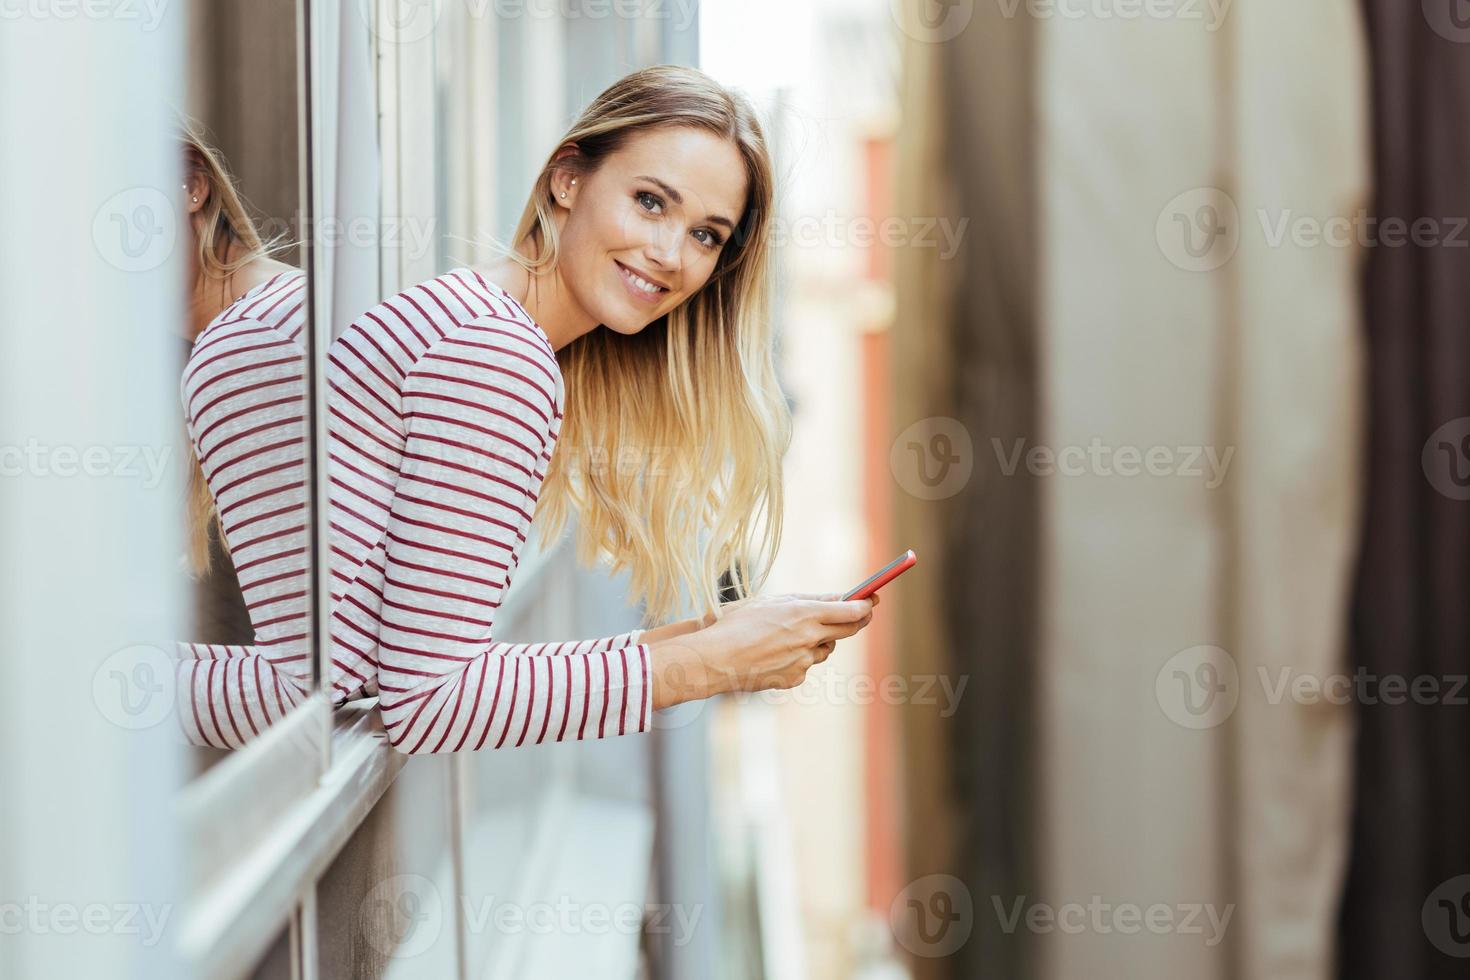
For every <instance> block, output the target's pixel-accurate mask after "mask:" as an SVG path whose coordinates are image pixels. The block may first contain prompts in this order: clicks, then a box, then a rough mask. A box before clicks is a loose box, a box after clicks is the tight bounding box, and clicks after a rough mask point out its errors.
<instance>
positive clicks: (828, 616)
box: [812, 599, 873, 624]
mask: <svg viewBox="0 0 1470 980" xmlns="http://www.w3.org/2000/svg"><path fill="white" fill-rule="evenodd" d="M813 605H814V606H815V608H814V609H813V610H812V612H813V613H814V614H815V615H816V617H817V622H819V623H824V624H832V623H852V622H856V621H858V620H860V619H862V618H863V617H865V616H867V615H868V614H869V613H871V612H872V611H873V601H872V600H871V599H846V600H838V601H836V602H822V601H817V602H814V604H813Z"/></svg>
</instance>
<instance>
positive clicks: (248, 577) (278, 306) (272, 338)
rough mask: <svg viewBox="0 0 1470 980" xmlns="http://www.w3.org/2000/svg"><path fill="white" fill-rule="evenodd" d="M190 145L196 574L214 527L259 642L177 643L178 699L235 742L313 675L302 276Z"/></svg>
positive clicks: (197, 738) (207, 732)
mask: <svg viewBox="0 0 1470 980" xmlns="http://www.w3.org/2000/svg"><path fill="white" fill-rule="evenodd" d="M180 143H181V149H182V152H183V154H184V163H185V170H184V172H185V181H184V183H183V184H182V185H181V186H180V198H181V201H182V206H183V211H184V213H185V214H186V215H187V216H188V226H189V232H190V234H189V238H190V241H191V248H190V250H189V255H190V273H191V275H190V282H191V283H192V289H191V300H190V304H189V323H188V327H187V332H188V339H189V340H190V341H191V351H190V355H189V359H188V363H187V364H186V366H185V368H184V373H183V378H182V380H181V382H180V394H181V396H182V400H183V406H184V418H185V423H186V426H187V428H188V433H189V440H190V444H191V447H192V449H193V462H194V466H193V469H192V471H191V479H190V490H189V508H188V514H189V559H190V565H191V567H192V570H193V571H194V572H195V574H196V575H200V576H205V575H209V574H211V572H213V571H217V570H216V569H212V568H211V567H210V566H211V559H210V529H211V526H213V527H214V528H215V529H216V531H217V533H218V537H219V540H220V542H221V543H222V544H223V546H224V548H225V550H226V551H227V553H228V554H229V557H230V559H231V560H232V561H233V564H234V568H235V572H236V574H237V575H238V577H239V586H240V595H241V597H242V599H243V602H244V605H245V608H246V610H247V612H248V615H249V619H250V625H251V627H252V628H253V630H254V640H255V642H254V643H253V644H250V645H238V644H221V643H181V644H179V653H180V655H181V657H182V658H183V659H182V660H181V662H180V664H179V668H178V685H177V690H178V700H177V704H178V709H179V720H180V723H181V725H182V727H183V730H184V733H185V734H186V735H187V736H188V737H189V738H190V740H192V741H194V742H195V743H197V744H202V745H212V746H215V747H218V748H236V747H239V746H240V745H243V744H244V743H245V742H247V741H249V740H250V739H252V738H254V737H255V736H256V735H258V734H259V733H260V732H261V731H262V730H263V729H264V728H266V727H267V726H269V725H270V724H272V723H273V722H275V721H276V720H278V719H279V718H280V717H281V716H282V715H284V714H285V713H286V711H288V710H289V709H290V708H291V707H292V706H294V705H295V704H296V703H298V702H299V701H300V700H301V698H303V697H304V696H305V695H306V693H307V691H308V690H309V686H310V681H311V660H310V649H311V647H310V636H309V631H308V629H307V588H308V586H309V574H310V571H309V564H310V552H309V550H308V549H309V537H310V531H309V524H308V520H307V506H306V501H307V487H306V458H305V453H304V445H305V444H304V437H305V428H304V419H305V418H306V411H305V408H306V399H305V394H306V392H305V386H304V378H303V373H302V372H303V368H304V366H305V358H304V348H303V343H304V341H303V338H302V334H301V332H302V328H303V326H304V325H305V322H306V304H305V289H304V285H305V276H304V275H303V274H302V273H301V272H300V271H298V270H296V269H294V268H292V267H291V266H289V265H285V264H284V263H281V262H277V261H275V260H274V259H272V258H270V257H269V255H268V252H269V248H268V247H267V245H266V244H265V243H264V242H262V241H261V238H260V235H259V234H258V233H257V231H256V229H255V227H254V225H253V223H252V222H251V220H250V217H249V215H248V214H247V212H246V210H245V207H244V204H243V202H242V201H241V199H240V195H239V193H238V192H237V191H236V189H235V186H234V183H233V181H232V180H231V179H230V176H229V174H228V172H227V171H226V170H225V167H224V165H223V163H222V162H221V160H220V157H219V154H218V153H217V152H216V151H215V150H214V149H213V148H211V147H210V146H209V145H208V144H207V143H205V142H204V140H203V139H202V138H200V136H199V135H198V134H197V133H195V132H194V131H193V130H191V129H186V130H185V132H184V133H183V134H182V135H181V137H180Z"/></svg>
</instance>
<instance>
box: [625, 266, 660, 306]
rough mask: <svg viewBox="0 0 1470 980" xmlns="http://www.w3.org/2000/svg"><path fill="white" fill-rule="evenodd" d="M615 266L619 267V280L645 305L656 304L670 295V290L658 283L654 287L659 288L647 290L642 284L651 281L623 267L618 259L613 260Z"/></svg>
mask: <svg viewBox="0 0 1470 980" xmlns="http://www.w3.org/2000/svg"><path fill="white" fill-rule="evenodd" d="M613 264H615V265H616V266H617V267H618V278H620V279H622V280H623V285H624V286H625V287H626V288H627V290H628V293H629V294H630V295H631V296H632V297H633V298H634V299H636V300H641V301H643V302H645V303H656V302H658V300H659V299H660V298H661V297H663V296H664V295H665V294H667V293H668V291H669V290H668V289H667V287H663V286H659V284H658V283H653V285H655V286H657V287H658V288H656V289H653V290H648V289H645V288H644V287H643V285H642V283H643V282H649V281H650V280H648V279H646V278H644V277H643V276H641V275H639V274H638V273H636V272H634V271H633V270H632V269H630V268H628V267H627V266H626V265H623V263H621V262H619V261H618V260H617V259H613Z"/></svg>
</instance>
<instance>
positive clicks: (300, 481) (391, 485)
mask: <svg viewBox="0 0 1470 980" xmlns="http://www.w3.org/2000/svg"><path fill="white" fill-rule="evenodd" d="M303 284H304V277H303V276H302V275H301V274H300V273H286V274H283V275H281V276H278V277H276V278H275V279H272V280H271V281H270V282H268V283H265V284H263V285H262V286H259V287H257V288H255V289H253V290H251V291H250V292H249V293H247V294H245V296H243V297H241V298H240V299H239V300H238V301H236V302H235V303H234V304H232V305H231V307H230V308H229V309H227V310H226V311H224V312H223V313H222V314H220V316H219V317H217V318H216V319H215V321H214V322H213V323H211V324H210V326H209V327H207V328H206V329H205V331H204V332H203V333H201V334H200V336H199V338H198V340H197V341H196V344H195V348H194V353H193V355H192V356H191V358H190V361H189V365H188V367H187V368H186V369H185V375H184V381H183V395H184V402H185V407H186V412H187V418H188V421H189V433H190V436H191V438H192V439H193V441H194V446H195V450H196V452H197V453H199V454H200V455H201V458H202V459H204V462H205V473H206V476H207V478H208V480H209V485H210V489H211V490H212V491H213V492H214V493H215V499H216V502H217V503H218V505H219V507H220V512H221V516H222V517H223V519H224V527H225V536H226V540H227V541H228V542H229V544H230V548H231V553H232V556H233V557H234V558H235V561H236V568H237V571H238V573H239V575H240V584H241V589H242V592H243V593H244V595H245V601H246V605H247V607H248V608H249V610H250V614H251V621H252V624H253V625H254V626H255V630H256V640H257V643H256V644H254V645H252V646H226V645H222V644H199V643H190V644H181V645H180V648H181V650H182V651H183V653H184V656H185V657H186V658H188V659H186V660H185V661H184V663H183V664H181V667H180V684H179V690H180V702H179V703H180V710H181V715H182V716H183V718H184V721H185V731H186V733H187V734H189V736H190V737H191V738H193V739H194V740H195V741H198V742H201V743H204V744H209V745H216V746H219V747H227V748H233V747H237V746H239V745H241V744H243V743H244V742H246V741H248V740H249V739H250V738H251V737H253V736H254V735H255V734H258V733H259V731H261V730H262V729H263V728H264V727H266V726H267V725H269V724H271V723H272V722H273V721H275V720H277V719H278V718H279V717H280V716H281V715H282V714H284V712H285V711H286V710H287V709H288V708H289V707H290V706H292V705H294V704H296V703H297V702H298V701H300V699H301V698H302V697H303V696H305V694H306V692H307V691H308V690H309V685H310V675H311V670H310V659H309V652H310V638H309V636H308V634H307V620H306V615H307V610H306V601H307V600H306V595H307V593H306V589H307V588H308V582H307V574H308V573H307V567H308V564H307V556H308V555H309V551H308V548H309V545H310V534H309V530H308V527H307V520H306V500H307V495H306V485H305V483H306V467H305V456H304V453H303V451H302V447H303V441H302V440H303V434H304V428H303V425H304V422H303V419H304V418H305V417H306V412H305V410H304V404H305V402H304V390H305V389H304V384H303V378H302V367H303V364H304V359H303V349H302V346H301V345H300V343H299V342H298V341H299V339H300V335H301V330H302V327H303V324H304V321H305V309H304V303H303V298H304V290H303V289H302V286H303ZM327 380H328V406H329V412H330V417H329V418H328V420H327V424H328V445H327V466H328V478H329V482H330V489H329V495H328V496H329V501H330V513H331V525H330V535H329V537H330V542H331V555H330V557H329V561H330V567H331V575H332V582H333V587H332V596H331V598H332V604H331V609H332V616H331V638H332V646H333V651H334V652H333V658H332V668H331V672H330V676H329V678H328V681H329V684H330V690H331V696H332V700H333V702H334V703H341V702H343V701H346V700H349V699H351V698H356V697H363V696H371V695H374V694H376V695H377V696H378V699H379V700H378V703H379V708H380V710H381V712H382V716H383V721H384V725H385V727H386V729H387V731H388V733H389V739H390V741H391V743H392V744H393V746H394V747H395V748H397V749H399V750H400V751H403V752H410V753H418V752H444V751H459V750H461V749H467V748H468V749H479V748H483V747H486V746H489V747H491V748H502V747H513V746H519V745H525V744H535V743H539V742H543V741H547V740H550V741H569V740H573V739H584V738H585V739H590V738H603V737H607V736H612V735H623V734H633V733H638V732H645V731H647V730H649V728H651V727H652V720H653V702H652V688H651V684H650V677H651V673H650V669H651V661H650V657H649V650H648V647H647V645H646V644H642V643H640V642H639V636H640V635H641V633H642V632H643V631H642V630H639V629H635V630H631V631H628V632H625V633H619V634H617V635H615V636H609V637H602V638H599V639H594V640H582V641H575V642H565V643H504V642H499V641H496V640H494V639H492V627H493V624H494V619H495V612H496V609H497V608H498V607H499V605H500V602H501V598H502V596H503V595H504V593H505V591H506V590H507V589H508V588H509V587H510V579H511V575H512V574H513V573H514V571H515V569H516V567H517V565H518V563H519V560H520V555H521V550H522V548H523V547H524V545H525V542H526V536H527V532H528V529H529V527H530V523H531V515H532V513H533V512H534V510H535V506H536V500H537V495H538V494H539V492H540V489H541V483H542V480H543V479H544V478H545V475H546V466H547V464H548V463H549V462H550V460H551V453H552V450H553V449H554V448H555V445H556V439H557V436H558V434H559V433H560V428H561V420H562V415H563V408H564V406H565V388H564V386H563V383H562V377H561V371H560V369H559V367H558V365H557V361H556V355H555V352H554V351H553V350H552V347H551V344H550V342H549V340H548V339H547V337H546V334H545V333H544V332H543V331H542V330H541V328H540V327H539V326H538V325H537V324H536V323H535V321H534V320H532V318H531V317H530V315H529V314H528V313H526V311H525V310H524V309H523V308H522V307H521V306H520V304H519V303H517V302H516V301H515V300H514V299H513V298H512V297H511V296H510V295H509V294H508V293H507V292H505V290H503V289H501V288H500V287H499V286H496V285H494V284H492V283H489V282H487V281H486V280H485V279H483V278H482V277H481V276H479V275H478V274H477V273H475V272H473V271H471V270H469V269H457V270H455V271H453V272H450V273H448V274H447V275H444V276H440V277H438V278H437V279H433V280H430V281H429V282H425V283H420V284H419V285H416V286H413V287H410V288H409V289H406V290H404V291H403V292H402V293H399V294H398V295H397V296H393V297H391V298H389V299H387V300H385V301H384V302H383V303H381V304H379V305H378V306H376V307H374V308H373V309H371V310H369V311H367V312H366V313H364V314H363V315H362V316H361V317H359V318H358V319H357V320H356V321H354V322H353V323H352V324H351V325H350V326H349V327H348V328H347V329H346V330H345V331H344V332H343V334H342V335H341V336H340V337H338V338H337V339H336V340H335V341H333V342H332V344H331V346H330V348H329V350H328V352H327Z"/></svg>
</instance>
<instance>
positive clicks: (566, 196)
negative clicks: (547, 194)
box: [551, 170, 578, 209]
mask: <svg viewBox="0 0 1470 980" xmlns="http://www.w3.org/2000/svg"><path fill="white" fill-rule="evenodd" d="M577 186H578V181H577V178H576V177H574V176H573V175H572V174H571V173H570V172H568V171H566V170H558V171H557V172H556V173H554V174H552V176H551V193H552V194H554V195H555V196H556V203H558V204H560V205H562V206H563V207H565V208H568V209H570V208H571V206H572V202H573V201H575V200H576V199H577Z"/></svg>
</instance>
